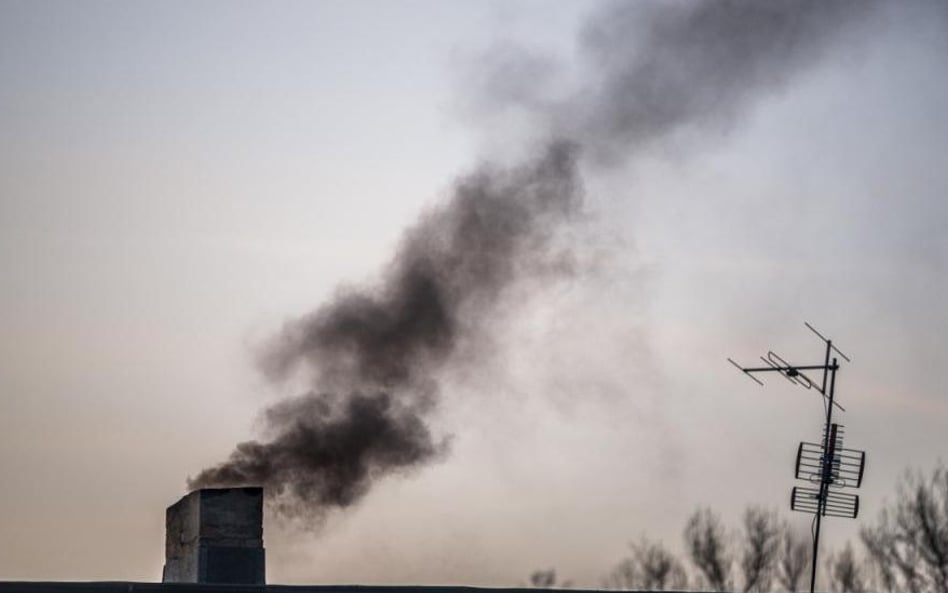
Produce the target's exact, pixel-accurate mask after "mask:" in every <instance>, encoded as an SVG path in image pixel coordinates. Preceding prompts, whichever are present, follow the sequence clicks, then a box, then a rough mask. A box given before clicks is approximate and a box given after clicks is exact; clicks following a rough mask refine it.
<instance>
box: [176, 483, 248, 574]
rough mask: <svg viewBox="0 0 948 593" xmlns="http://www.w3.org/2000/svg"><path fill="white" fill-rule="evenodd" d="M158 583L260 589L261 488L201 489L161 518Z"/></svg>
mask: <svg viewBox="0 0 948 593" xmlns="http://www.w3.org/2000/svg"><path fill="white" fill-rule="evenodd" d="M161 581H162V582H164V583H226V584H247V585H263V584H265V583H266V573H265V566H264V550H263V488H204V489H201V490H195V491H194V492H191V493H190V494H188V495H187V496H184V497H183V498H182V499H181V500H179V501H178V502H176V503H174V504H173V505H171V506H170V507H168V510H167V512H166V514H165V567H164V570H163V572H162V577H161Z"/></svg>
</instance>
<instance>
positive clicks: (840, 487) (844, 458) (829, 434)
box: [727, 322, 866, 593]
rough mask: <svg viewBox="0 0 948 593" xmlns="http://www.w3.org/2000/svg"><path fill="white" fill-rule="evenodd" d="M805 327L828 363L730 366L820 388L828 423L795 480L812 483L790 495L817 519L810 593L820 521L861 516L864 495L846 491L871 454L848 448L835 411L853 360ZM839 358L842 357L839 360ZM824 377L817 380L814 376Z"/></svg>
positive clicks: (807, 447) (806, 451) (803, 447)
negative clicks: (840, 375) (839, 377)
mask: <svg viewBox="0 0 948 593" xmlns="http://www.w3.org/2000/svg"><path fill="white" fill-rule="evenodd" d="M804 325H806V326H807V328H809V330H810V331H812V332H813V333H814V334H816V335H817V337H819V338H820V339H821V340H823V343H824V344H825V345H826V351H825V354H824V357H823V364H804V365H799V364H792V363H790V362H788V361H787V360H786V359H784V358H783V357H781V356H779V355H778V354H776V353H774V351H773V350H771V351H769V352H767V356H766V357H764V356H761V357H760V359H761V360H762V361H763V362H764V364H765V365H766V366H760V367H745V366H741V365H739V364H737V363H736V362H734V361H733V360H731V359H730V358H728V359H727V360H728V362H730V363H731V364H733V365H734V366H736V367H737V368H738V369H739V370H740V371H741V372H742V373H744V374H745V375H747V376H748V377H749V378H750V379H752V380H753V381H754V382H756V383H757V384H759V385H763V384H764V382H763V381H761V380H760V379H758V378H757V375H758V374H759V373H777V374H779V375H781V376H783V378H785V379H786V380H788V381H790V382H791V383H793V384H794V385H797V386H798V387H802V388H804V389H810V390H812V389H815V390H816V392H817V393H819V394H820V395H821V396H822V398H823V407H824V413H825V422H824V426H823V436H822V439H821V441H822V442H820V443H809V442H801V443H800V446H799V447H798V448H797V459H796V464H795V468H794V477H795V478H796V479H798V480H806V481H807V482H808V483H809V484H808V486H794V487H793V490H791V492H790V509H791V510H794V511H800V512H802V513H809V514H812V515H814V518H813V561H812V565H811V567H810V568H811V570H810V593H814V589H815V587H816V567H817V561H816V560H817V552H818V551H819V546H820V523H821V520H822V518H823V517H841V518H846V519H855V518H856V516H858V515H859V496H857V495H856V494H850V493H848V492H845V491H844V489H847V488H859V486H860V485H862V476H863V473H864V471H865V468H866V453H865V452H864V451H857V450H855V449H846V448H845V447H843V426H842V425H840V424H835V423H834V422H833V408H834V407H835V408H838V409H839V410H840V411H841V412H845V411H846V409H845V408H843V406H841V405H839V403H838V402H837V401H836V400H835V391H836V372H837V371H838V370H839V368H840V367H839V358H842V359H843V360H845V361H846V362H852V361H851V360H850V358H849V357H848V356H846V355H845V354H843V353H842V351H840V349H839V348H837V347H836V346H834V345H833V341H832V340H830V339H828V338H826V337H824V336H823V334H821V333H820V332H818V331H816V328H814V327H813V326H812V325H810V324H809V323H806V322H804ZM837 355H838V358H837ZM807 373H810V374H812V375H816V376H819V374H822V377H819V378H818V379H813V378H811V377H810V375H808V374H807Z"/></svg>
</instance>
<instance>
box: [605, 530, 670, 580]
mask: <svg viewBox="0 0 948 593" xmlns="http://www.w3.org/2000/svg"><path fill="white" fill-rule="evenodd" d="M630 547H631V548H632V555H631V556H630V557H628V558H626V559H624V560H623V561H622V562H620V563H619V564H618V565H617V566H616V567H615V569H613V571H612V572H611V573H609V576H607V577H606V580H605V582H604V586H605V587H606V588H610V589H642V590H650V591H665V590H669V589H676V590H681V589H685V588H686V587H687V586H688V577H687V573H686V572H685V567H684V566H683V565H682V563H681V562H680V561H679V560H678V559H677V558H675V556H674V555H673V554H672V553H671V552H669V551H668V550H666V549H665V548H664V547H663V546H662V545H661V544H660V543H655V542H650V541H648V540H646V539H644V538H643V539H642V540H641V541H639V543H637V544H632V545H631V546H630Z"/></svg>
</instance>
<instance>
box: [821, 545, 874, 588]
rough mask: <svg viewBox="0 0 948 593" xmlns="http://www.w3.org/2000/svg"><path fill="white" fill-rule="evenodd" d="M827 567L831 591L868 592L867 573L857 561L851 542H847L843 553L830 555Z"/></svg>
mask: <svg viewBox="0 0 948 593" xmlns="http://www.w3.org/2000/svg"><path fill="white" fill-rule="evenodd" d="M826 567H827V570H828V572H829V578H830V591H834V592H835V593H865V591H866V590H867V588H868V587H867V586H866V585H867V583H866V576H865V571H864V570H863V567H862V566H861V565H860V563H859V562H858V561H857V560H856V555H855V554H854V553H853V546H852V544H850V543H849V542H846V547H845V548H843V551H842V552H840V553H838V554H830V556H829V557H828V558H827V560H826Z"/></svg>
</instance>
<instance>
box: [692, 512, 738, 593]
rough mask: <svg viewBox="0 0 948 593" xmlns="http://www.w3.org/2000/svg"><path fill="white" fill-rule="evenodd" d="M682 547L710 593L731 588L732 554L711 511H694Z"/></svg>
mask: <svg viewBox="0 0 948 593" xmlns="http://www.w3.org/2000/svg"><path fill="white" fill-rule="evenodd" d="M684 535H685V548H686V549H687V550H688V555H689V557H690V558H691V561H692V563H694V565H695V566H696V567H697V568H698V570H700V571H701V574H702V575H703V577H704V579H705V581H706V582H707V585H708V587H710V588H711V589H712V590H713V591H720V592H723V591H728V590H729V589H730V588H731V562H732V559H731V555H730V552H729V550H728V541H727V534H726V533H725V531H724V528H723V527H722V526H721V521H720V519H718V517H717V515H715V514H714V513H713V512H712V511H711V509H708V508H703V509H698V510H696V511H695V512H694V513H693V514H692V515H691V517H690V518H689V519H688V524H687V525H686V526H685V534H684Z"/></svg>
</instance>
